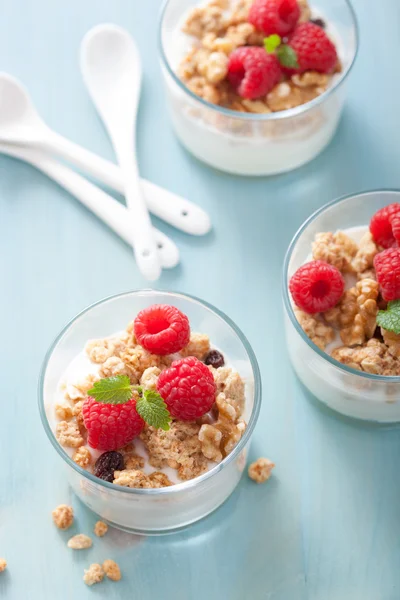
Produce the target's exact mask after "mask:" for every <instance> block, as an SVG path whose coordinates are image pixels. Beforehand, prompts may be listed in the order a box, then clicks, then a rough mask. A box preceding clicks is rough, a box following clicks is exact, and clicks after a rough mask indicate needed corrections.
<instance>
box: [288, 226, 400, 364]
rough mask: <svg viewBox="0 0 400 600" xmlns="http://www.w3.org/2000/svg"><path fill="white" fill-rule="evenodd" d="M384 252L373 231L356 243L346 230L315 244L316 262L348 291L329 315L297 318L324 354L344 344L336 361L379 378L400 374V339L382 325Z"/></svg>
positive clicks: (322, 236)
mask: <svg viewBox="0 0 400 600" xmlns="http://www.w3.org/2000/svg"><path fill="white" fill-rule="evenodd" d="M380 251H381V248H380V247H379V246H378V245H377V244H376V243H375V241H374V240H373V237H372V235H371V233H370V232H369V231H367V232H366V233H365V234H364V235H363V236H362V238H361V239H360V241H359V242H358V243H357V242H355V241H354V240H353V239H352V238H350V237H349V236H348V235H346V234H345V233H344V232H342V231H338V232H336V233H332V232H323V233H318V234H317V235H316V236H315V240H314V242H313V244H312V256H313V259H314V260H322V261H325V262H327V263H329V264H331V265H333V266H334V267H336V268H337V269H339V271H340V272H341V273H342V275H343V276H344V277H345V279H346V284H347V285H346V289H345V291H344V292H343V295H342V297H341V299H340V301H339V302H338V304H337V305H336V306H335V307H334V308H331V309H330V310H327V311H325V312H324V313H320V314H316V315H310V314H306V313H304V312H303V311H301V310H296V311H295V314H296V317H297V320H298V321H299V323H300V325H301V327H302V328H303V330H304V332H305V333H306V334H307V336H308V337H309V338H310V339H311V340H312V341H313V342H314V343H315V344H316V345H317V346H318V347H319V348H321V350H326V349H327V347H328V346H329V345H330V344H331V343H332V342H334V341H335V339H336V338H337V335H338V336H339V337H340V340H341V342H342V345H341V346H340V347H335V348H334V349H333V350H332V351H331V356H332V357H333V358H335V359H336V360H338V361H339V362H341V363H342V364H345V365H347V366H350V367H352V368H354V369H357V370H360V371H365V372H367V373H373V374H376V375H388V376H390V375H391V376H393V375H394V376H397V375H400V335H396V334H395V333H393V332H391V331H386V330H385V329H383V328H381V327H378V326H377V321H376V318H377V314H378V311H379V310H380V309H382V308H385V302H384V301H383V300H382V297H381V295H380V291H379V284H378V283H377V281H376V275H375V269H374V258H375V256H376V255H377V254H378V252H380Z"/></svg>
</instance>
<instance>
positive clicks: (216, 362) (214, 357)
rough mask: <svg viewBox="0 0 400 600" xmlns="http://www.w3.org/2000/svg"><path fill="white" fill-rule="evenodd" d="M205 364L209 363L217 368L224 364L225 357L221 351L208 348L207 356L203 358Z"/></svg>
mask: <svg viewBox="0 0 400 600" xmlns="http://www.w3.org/2000/svg"><path fill="white" fill-rule="evenodd" d="M204 362H205V363H206V365H211V366H212V367H214V369H218V368H219V367H223V366H224V364H225V359H224V356H223V354H221V352H218V350H210V352H209V353H208V354H207V356H206V357H205V359H204Z"/></svg>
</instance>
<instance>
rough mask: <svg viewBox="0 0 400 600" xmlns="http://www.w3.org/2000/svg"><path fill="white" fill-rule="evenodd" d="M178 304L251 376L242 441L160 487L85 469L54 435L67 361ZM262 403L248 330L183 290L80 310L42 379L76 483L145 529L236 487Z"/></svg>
mask: <svg viewBox="0 0 400 600" xmlns="http://www.w3.org/2000/svg"><path fill="white" fill-rule="evenodd" d="M155 303H157V304H158V303H165V304H173V305H174V306H176V307H177V308H179V309H180V310H181V311H182V312H184V313H185V314H186V315H187V316H188V318H189V320H190V322H191V324H192V327H193V330H195V331H203V332H207V334H208V335H209V336H210V338H211V339H212V342H213V344H214V345H215V347H217V348H220V349H221V350H222V351H223V352H225V353H226V354H227V356H228V357H229V363H230V365H231V366H232V367H233V368H234V369H236V370H237V371H238V372H239V373H240V375H241V376H242V378H243V380H244V381H245V391H246V406H245V411H244V415H243V416H244V418H245V420H246V422H247V424H248V426H247V428H246V431H245V432H244V434H243V437H242V439H241V440H240V441H239V443H238V444H237V446H236V447H235V448H234V449H233V451H232V452H231V453H230V454H229V455H228V456H227V457H226V458H225V459H224V460H223V461H222V462H221V463H219V464H217V465H216V466H214V467H213V468H211V469H210V470H209V471H207V472H206V473H204V474H202V475H201V476H199V477H197V478H195V479H192V480H189V481H185V482H182V483H179V484H177V485H174V486H171V487H164V488H160V489H132V488H126V487H120V486H116V485H114V484H112V483H108V482H106V481H103V480H102V479H99V478H97V477H95V476H94V475H93V474H91V473H90V472H89V471H86V470H85V469H82V468H81V467H80V466H79V465H77V464H76V463H75V462H74V461H73V460H72V459H71V458H70V456H69V455H68V454H67V453H66V452H65V450H64V449H63V447H62V446H61V445H60V444H59V442H58V441H57V439H56V437H55V434H54V427H52V422H53V421H54V417H53V414H54V398H55V393H56V390H57V387H58V385H59V382H60V379H61V378H62V376H63V373H64V371H65V368H66V366H67V365H68V364H69V363H70V362H71V360H72V359H73V358H74V356H76V355H77V354H78V353H79V352H80V351H81V350H82V348H83V347H84V345H85V344H86V342H87V341H88V340H89V339H93V338H98V337H102V336H103V337H106V336H108V335H110V334H113V333H115V332H117V331H120V330H121V328H123V327H124V325H125V324H126V323H128V322H129V321H131V320H132V318H133V317H134V316H135V315H136V314H137V313H138V312H139V311H140V310H142V309H143V308H145V307H147V306H150V305H152V304H155ZM260 403H261V379H260V374H259V368H258V364H257V360H256V358H255V355H254V353H253V351H252V349H251V347H250V345H249V343H248V341H247V340H246V338H245V337H244V335H243V334H242V333H241V331H240V330H239V329H238V328H237V327H236V325H235V324H234V323H233V322H232V321H231V320H230V319H229V318H228V317H227V316H225V315H224V314H223V313H221V312H220V311H219V310H217V309H216V308H214V307H213V306H211V305H209V304H207V303H206V302H203V301H201V300H198V299H197V298H194V297H190V296H187V295H184V294H179V293H169V292H161V291H160V292H159V291H153V290H144V291H134V292H127V293H124V294H119V295H116V296H111V297H109V298H106V299H104V300H101V301H100V302H97V303H96V304H93V305H92V306H90V307H89V308H87V309H85V310H84V311H82V312H81V313H80V314H78V316H77V317H75V319H73V320H72V321H71V322H70V323H69V324H68V325H67V326H66V327H65V328H64V329H63V331H62V332H61V333H60V334H59V336H58V337H57V339H56V340H55V342H54V343H53V345H52V346H51V348H50V349H49V351H48V353H47V356H46V358H45V361H44V364H43V368H42V372H41V376H40V381H39V409H40V415H41V419H42V423H43V426H44V428H45V431H46V434H47V436H48V438H49V440H50V442H51V443H52V444H53V446H54V448H55V449H56V450H57V452H58V454H59V455H60V456H61V458H62V459H63V460H64V462H65V465H66V470H67V476H68V481H69V483H70V485H71V487H72V489H73V490H74V492H75V493H76V494H77V496H78V497H79V498H80V499H81V500H82V502H83V503H84V504H86V506H88V507H89V508H90V509H91V510H93V511H94V512H95V513H97V514H98V515H100V516H101V517H102V519H104V520H106V521H108V522H109V523H110V524H111V525H113V526H115V527H117V528H119V529H123V530H125V531H129V532H132V533H138V534H146V535H149V534H161V533H167V532H169V531H172V530H176V529H180V528H182V527H185V526H187V525H189V524H190V523H193V522H195V521H197V520H199V519H201V518H203V517H205V516H206V515H208V514H209V513H210V512H212V511H213V510H215V509H216V508H218V506H220V505H221V504H222V503H223V502H224V501H225V500H226V499H227V498H228V496H229V495H230V494H231V493H232V492H233V490H234V489H235V487H236V486H237V484H238V483H239V480H240V478H241V475H242V473H243V471H244V468H245V464H246V454H247V447H248V444H249V441H250V438H251V435H252V433H253V431H254V427H255V425H256V422H257V419H258V414H259V410H260Z"/></svg>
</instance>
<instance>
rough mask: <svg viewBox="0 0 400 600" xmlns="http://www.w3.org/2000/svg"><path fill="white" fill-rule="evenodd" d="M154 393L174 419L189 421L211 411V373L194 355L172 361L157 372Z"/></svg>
mask: <svg viewBox="0 0 400 600" xmlns="http://www.w3.org/2000/svg"><path fill="white" fill-rule="evenodd" d="M157 390H158V393H159V394H160V396H162V398H163V399H164V402H165V404H166V405H167V407H168V409H169V412H170V413H171V415H172V416H173V417H175V418H176V419H180V420H182V421H193V420H195V419H199V418H200V417H202V416H203V415H205V414H206V413H207V412H208V411H209V410H211V407H212V405H213V404H214V401H215V393H216V385H215V382H214V377H213V376H212V373H211V371H210V370H209V369H208V368H207V367H206V365H205V364H203V363H202V362H200V361H199V360H198V359H197V358H195V357H194V356H188V357H187V358H183V359H181V360H175V361H174V362H173V363H172V365H171V366H170V368H169V369H165V370H164V371H162V372H161V375H160V377H159V378H158V382H157Z"/></svg>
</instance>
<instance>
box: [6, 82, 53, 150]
mask: <svg viewBox="0 0 400 600" xmlns="http://www.w3.org/2000/svg"><path fill="white" fill-rule="evenodd" d="M46 128H47V126H46V124H45V123H44V122H43V121H42V119H41V118H40V116H39V114H38V113H37V111H36V109H35V107H34V105H33V103H32V101H31V99H30V97H29V94H28V92H27V90H26V89H25V87H24V86H23V85H22V84H21V83H20V82H19V81H18V80H17V79H15V78H14V77H12V76H11V75H8V73H0V141H6V142H11V143H14V144H26V143H31V144H32V143H35V142H37V141H38V133H37V132H38V130H40V129H43V130H45V129H46Z"/></svg>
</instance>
